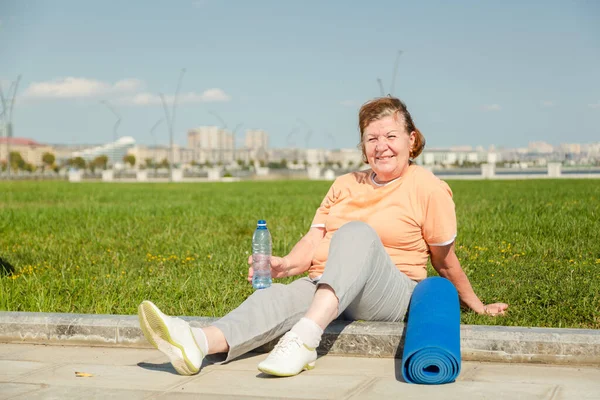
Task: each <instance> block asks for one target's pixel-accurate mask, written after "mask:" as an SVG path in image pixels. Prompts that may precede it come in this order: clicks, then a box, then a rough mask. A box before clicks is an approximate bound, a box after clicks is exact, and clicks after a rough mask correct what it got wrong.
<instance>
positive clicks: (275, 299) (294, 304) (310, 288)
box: [209, 278, 315, 361]
mask: <svg viewBox="0 0 600 400" xmlns="http://www.w3.org/2000/svg"><path fill="white" fill-rule="evenodd" d="M314 293H315V284H314V282H312V281H311V280H310V279H308V278H301V279H298V280H295V281H294V282H292V283H290V284H289V285H282V284H279V283H276V284H273V285H271V287H269V288H267V289H261V290H257V291H255V292H254V293H253V294H252V295H251V296H250V297H248V298H247V299H246V300H245V301H244V302H243V303H242V304H241V305H240V306H239V307H238V308H236V309H235V310H233V311H231V312H230V313H228V314H227V315H225V316H224V317H223V318H221V319H219V320H218V321H216V322H215V323H214V324H213V326H212V328H215V329H217V330H219V331H220V332H221V333H222V334H223V337H224V338H225V340H226V342H227V344H228V353H227V360H226V361H230V360H232V359H234V358H236V357H239V356H241V355H242V354H245V353H247V352H249V351H251V350H253V349H255V348H257V347H259V346H261V345H263V344H265V343H268V342H270V341H271V340H273V339H276V338H277V337H279V336H281V335H282V334H283V333H285V332H287V331H288V330H289V329H290V328H291V327H292V326H293V325H294V324H295V323H296V322H297V321H298V320H299V319H300V318H301V317H302V316H303V315H304V314H305V313H306V310H308V307H309V306H310V303H311V301H312V298H313V295H314ZM217 342H218V339H217ZM209 343H210V339H209ZM209 352H210V353H212V350H210V345H209Z"/></svg>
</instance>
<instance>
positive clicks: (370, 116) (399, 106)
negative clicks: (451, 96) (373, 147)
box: [358, 96, 425, 163]
mask: <svg viewBox="0 0 600 400" xmlns="http://www.w3.org/2000/svg"><path fill="white" fill-rule="evenodd" d="M397 114H400V115H401V116H402V118H403V119H404V128H405V129H406V132H407V133H408V134H409V135H410V133H411V132H415V144H414V146H413V147H412V149H410V153H409V157H410V158H411V159H415V158H417V157H418V156H419V154H421V151H423V148H424V147H425V137H424V136H423V134H422V133H421V131H419V130H418V129H417V127H416V126H415V123H414V122H413V120H412V117H411V115H410V113H409V112H408V109H407V108H406V104H404V103H403V102H402V101H401V100H400V99H397V98H396V97H391V96H388V97H379V98H376V99H373V100H371V101H369V102H367V103H365V104H363V106H362V107H361V108H360V111H359V112H358V128H359V130H360V144H359V146H360V148H361V151H362V157H363V161H364V162H365V163H366V162H367V155H366V154H365V145H364V141H363V135H364V133H365V129H366V128H367V126H368V125H369V124H370V123H371V122H373V121H378V120H380V119H382V118H384V117H389V116H393V117H394V118H396V115H397Z"/></svg>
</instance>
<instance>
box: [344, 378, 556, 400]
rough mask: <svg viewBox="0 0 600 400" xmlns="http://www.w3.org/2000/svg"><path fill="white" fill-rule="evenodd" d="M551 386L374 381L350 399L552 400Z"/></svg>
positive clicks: (552, 389) (552, 388)
mask: <svg viewBox="0 0 600 400" xmlns="http://www.w3.org/2000/svg"><path fill="white" fill-rule="evenodd" d="M554 390H555V388H554V386H553V385H543V384H532V383H516V384H515V383H513V384H510V385H507V384H503V383H489V382H464V381H463V382H456V383H452V384H447V385H440V386H424V385H409V384H401V383H398V382H397V381H395V380H392V379H377V380H376V381H375V382H373V384H372V385H370V386H369V387H368V388H365V389H364V390H363V391H361V392H360V393H356V394H354V395H353V396H352V397H349V398H350V399H369V400H370V399H373V400H379V399H390V398H396V399H398V398H401V399H444V400H466V399H486V400H507V399H510V400H520V399H523V400H525V399H527V400H534V399H551V397H550V396H551V395H552V393H553V391H554Z"/></svg>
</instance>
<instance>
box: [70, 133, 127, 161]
mask: <svg viewBox="0 0 600 400" xmlns="http://www.w3.org/2000/svg"><path fill="white" fill-rule="evenodd" d="M134 145H135V139H134V138H132V137H131V136H124V137H122V138H120V139H118V140H117V141H116V142H113V143H107V144H104V145H101V146H96V147H92V148H88V149H84V150H80V151H75V152H73V153H72V154H71V157H73V158H74V157H82V158H83V159H84V160H86V161H92V160H94V159H95V158H96V157H98V156H107V157H108V165H115V164H122V163H123V157H125V156H126V155H127V153H128V151H129V149H131V148H132V147H133V146H134Z"/></svg>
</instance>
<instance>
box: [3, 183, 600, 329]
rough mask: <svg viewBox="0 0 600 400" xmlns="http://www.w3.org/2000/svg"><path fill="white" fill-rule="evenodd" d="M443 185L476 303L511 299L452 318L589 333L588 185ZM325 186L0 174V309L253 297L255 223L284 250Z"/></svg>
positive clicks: (595, 292) (108, 309)
mask: <svg viewBox="0 0 600 400" xmlns="http://www.w3.org/2000/svg"><path fill="white" fill-rule="evenodd" d="M448 183H449V184H450V186H451V187H452V189H453V191H454V199H455V202H456V211H457V216H458V223H459V232H458V238H457V242H456V245H457V254H458V257H459V259H460V260H461V262H462V265H463V268H464V269H465V271H466V273H467V275H468V276H469V278H470V280H471V282H472V284H473V287H474V289H475V291H476V293H477V294H478V295H479V296H480V298H481V299H482V300H483V301H484V302H488V303H490V302H496V301H503V302H507V303H509V304H510V309H509V314H508V315H507V316H506V317H502V318H489V317H484V316H478V315H475V314H474V313H472V312H468V311H463V313H462V322H463V323H469V324H500V325H520V326H542V327H572V328H595V329H599V328H600V180H567V179H565V180H537V181H534V180H522V181H449V182H448ZM329 185H330V183H329V182H309V181H288V182H282V181H280V182H239V183H202V184H117V183H114V184H108V183H83V184H69V183H67V182H0V258H2V260H3V261H4V263H5V265H7V264H9V265H10V266H12V267H14V272H13V273H12V274H7V273H3V274H2V275H1V277H0V310H8V311H46V312H50V311H53V312H74V313H98V314H106V313H110V314H134V313H136V310H137V305H138V304H139V303H140V302H141V301H142V300H144V299H151V300H153V301H154V302H156V303H157V304H158V305H159V306H160V307H161V308H162V309H163V310H164V311H165V312H166V313H169V314H177V315H202V316H221V315H223V314H225V313H227V312H228V311H230V310H231V309H233V308H235V307H236V306H237V305H238V304H239V303H241V302H242V301H243V300H244V299H245V298H246V297H247V296H248V295H250V294H251V293H252V288H251V287H250V285H249V284H248V283H247V282H246V273H247V264H246V260H247V258H248V253H249V251H250V240H251V236H252V232H253V230H254V228H255V224H256V220H257V219H260V218H265V219H266V220H267V222H268V224H269V228H270V230H271V233H272V235H273V241H274V254H278V255H284V254H286V253H287V251H289V250H290V249H291V248H292V246H293V245H294V244H295V243H296V241H297V240H298V239H299V238H300V237H301V236H302V235H303V234H304V233H305V232H306V230H307V229H308V227H309V225H310V222H311V220H312V218H313V215H314V212H315V210H316V208H317V207H318V205H319V203H320V201H321V199H322V198H323V196H324V195H325V193H326V191H327V189H328V187H329ZM0 272H1V269H0ZM434 274H435V273H434V272H433V270H431V269H430V275H434ZM289 280H291V278H290V279H288V281H289ZM284 282H285V281H284Z"/></svg>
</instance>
